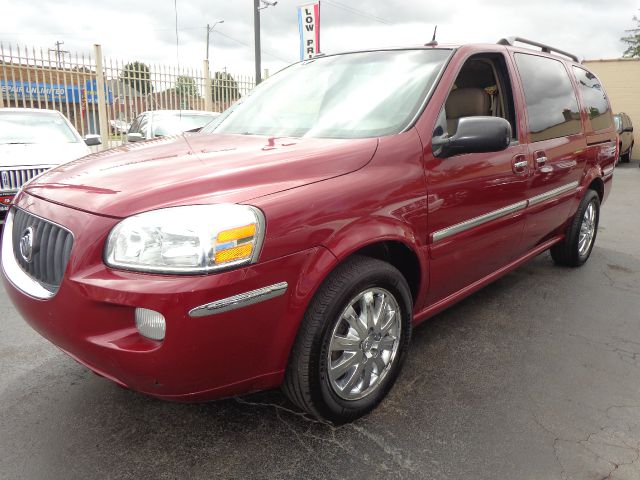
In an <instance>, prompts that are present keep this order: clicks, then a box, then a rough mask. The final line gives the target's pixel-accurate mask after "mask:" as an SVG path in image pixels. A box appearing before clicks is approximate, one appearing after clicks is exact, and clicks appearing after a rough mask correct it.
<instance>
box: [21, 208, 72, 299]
mask: <svg viewBox="0 0 640 480" xmlns="http://www.w3.org/2000/svg"><path fill="white" fill-rule="evenodd" d="M29 228H30V229H31V232H32V249H31V252H32V253H31V259H30V261H28V260H27V259H26V258H25V255H24V252H22V251H21V246H20V243H21V240H22V238H23V237H24V236H25V233H26V232H27V230H28V229H29ZM12 233H13V235H12V238H11V240H12V243H13V255H14V257H15V259H16V262H18V265H19V266H20V268H22V270H24V271H25V273H27V275H29V276H30V277H31V278H33V279H34V280H36V281H37V282H38V283H39V284H40V285H42V286H43V287H44V288H46V289H47V290H49V291H50V292H52V293H55V292H57V291H58V288H60V284H61V283H62V278H63V276H64V271H65V270H66V268H67V263H69V256H70V255H71V247H72V246H73V235H72V234H71V232H69V231H68V230H66V229H64V228H62V227H60V226H58V225H55V224H53V223H50V222H48V221H46V220H43V219H41V218H39V217H36V216H34V215H31V214H29V213H27V212H25V211H24V210H20V209H19V208H16V209H15V214H14V217H13V232H12Z"/></svg>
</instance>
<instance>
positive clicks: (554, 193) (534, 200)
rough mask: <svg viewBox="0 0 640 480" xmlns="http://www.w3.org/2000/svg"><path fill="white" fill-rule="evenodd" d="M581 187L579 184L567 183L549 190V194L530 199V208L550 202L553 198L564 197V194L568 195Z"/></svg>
mask: <svg viewBox="0 0 640 480" xmlns="http://www.w3.org/2000/svg"><path fill="white" fill-rule="evenodd" d="M578 185H579V183H578V182H571V183H567V184H566V185H563V186H561V187H558V188H554V189H553V190H549V191H548V192H544V193H541V194H540V195H536V196H535V197H531V198H530V199H529V206H531V205H537V204H538V203H542V202H544V201H545V200H548V199H550V198H552V197H556V196H558V195H562V194H563V193H567V192H569V191H571V190H573V189H574V188H576V187H577V186H578Z"/></svg>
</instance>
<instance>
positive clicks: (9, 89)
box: [0, 80, 113, 104]
mask: <svg viewBox="0 0 640 480" xmlns="http://www.w3.org/2000/svg"><path fill="white" fill-rule="evenodd" d="M83 93H84V94H85V95H86V103H89V104H97V103H98V92H97V87H96V81H95V80H86V81H85V84H84V86H83V87H79V86H78V85H61V84H51V83H37V82H19V81H12V80H0V94H2V96H3V97H4V98H6V99H9V100H11V99H14V98H16V99H18V100H22V99H26V100H28V99H32V100H38V99H40V101H45V100H46V101H48V102H52V103H54V102H56V103H80V102H81V101H82V100H83V98H82V94H83ZM105 93H106V97H107V103H108V104H112V103H113V92H112V91H111V90H107V89H106V88H105Z"/></svg>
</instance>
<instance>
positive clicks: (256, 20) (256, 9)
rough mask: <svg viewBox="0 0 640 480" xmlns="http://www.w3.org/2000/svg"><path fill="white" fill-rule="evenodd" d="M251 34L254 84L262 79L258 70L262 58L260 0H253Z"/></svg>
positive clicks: (260, 67) (260, 66)
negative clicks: (254, 66)
mask: <svg viewBox="0 0 640 480" xmlns="http://www.w3.org/2000/svg"><path fill="white" fill-rule="evenodd" d="M253 35H254V37H255V53H254V54H255V63H256V85H258V84H259V83H260V82H261V81H262V75H261V74H260V70H261V69H262V65H261V64H262V58H261V51H260V0H253Z"/></svg>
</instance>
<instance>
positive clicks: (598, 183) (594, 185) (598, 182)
mask: <svg viewBox="0 0 640 480" xmlns="http://www.w3.org/2000/svg"><path fill="white" fill-rule="evenodd" d="M587 190H594V191H595V192H596V193H597V194H598V197H600V202H602V201H603V200H604V181H603V180H602V178H601V177H595V178H594V179H592V180H591V181H590V182H589V185H588V186H587Z"/></svg>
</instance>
